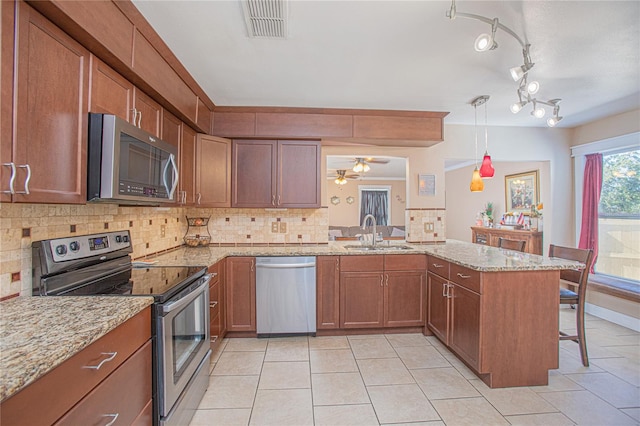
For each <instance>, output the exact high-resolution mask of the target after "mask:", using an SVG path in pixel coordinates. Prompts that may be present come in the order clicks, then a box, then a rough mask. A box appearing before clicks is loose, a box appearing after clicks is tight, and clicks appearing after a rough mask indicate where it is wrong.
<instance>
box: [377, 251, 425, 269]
mask: <svg viewBox="0 0 640 426" xmlns="http://www.w3.org/2000/svg"><path fill="white" fill-rule="evenodd" d="M426 269H427V256H426V255H424V254H387V255H385V256H384V270H385V271H425V270H426Z"/></svg>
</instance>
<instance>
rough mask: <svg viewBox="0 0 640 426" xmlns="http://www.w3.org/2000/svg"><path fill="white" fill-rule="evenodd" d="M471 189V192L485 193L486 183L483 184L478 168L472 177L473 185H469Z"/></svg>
mask: <svg viewBox="0 0 640 426" xmlns="http://www.w3.org/2000/svg"><path fill="white" fill-rule="evenodd" d="M469 189H470V190H471V192H482V191H484V182H482V178H481V177H480V171H479V170H478V168H477V167H476V168H475V169H474V170H473V176H472V177H471V185H469Z"/></svg>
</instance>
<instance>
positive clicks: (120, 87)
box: [89, 55, 133, 121]
mask: <svg viewBox="0 0 640 426" xmlns="http://www.w3.org/2000/svg"><path fill="white" fill-rule="evenodd" d="M132 101H133V84H132V83H131V82H129V80H127V79H126V78H124V77H123V76H121V75H120V74H118V73H117V72H115V71H114V70H113V69H112V68H111V67H109V66H108V65H107V64H105V63H104V62H102V61H101V60H100V59H98V58H97V57H95V56H94V55H91V91H90V92H89V112H97V113H102V114H114V115H116V116H117V117H120V118H122V119H123V120H127V121H129V120H130V119H133V114H132V111H133V105H132V104H131V103H132Z"/></svg>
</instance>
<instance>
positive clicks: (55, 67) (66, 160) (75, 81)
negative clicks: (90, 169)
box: [3, 2, 89, 204]
mask: <svg viewBox="0 0 640 426" xmlns="http://www.w3.org/2000/svg"><path fill="white" fill-rule="evenodd" d="M15 79H16V92H15V93H14V96H15V103H14V105H15V111H14V114H15V115H14V117H15V121H14V130H15V140H14V141H13V152H12V156H13V160H12V161H13V162H14V163H15V164H16V166H17V173H16V188H15V190H16V191H17V192H16V194H15V195H14V196H13V201H14V202H15V201H17V202H33V203H70V204H84V203H86V200H87V198H86V197H87V166H86V155H87V132H88V108H89V105H88V92H89V52H88V51H87V50H86V49H85V48H84V47H82V46H81V45H80V44H79V43H77V42H76V41H75V40H73V39H72V38H71V37H69V36H68V35H67V34H65V33H64V32H63V31H62V30H61V29H59V28H58V27H56V26H55V25H54V24H53V23H51V22H50V21H48V20H47V19H46V18H45V17H43V16H42V15H41V14H40V13H38V12H36V11H35V10H34V9H33V8H31V7H30V6H29V5H27V4H26V3H23V2H19V3H18V13H17V52H16V64H15ZM3 143H4V142H3ZM43 153H47V154H46V155H43ZM26 166H28V168H27V167H26ZM29 169H30V172H31V174H30V180H29V178H28V176H29ZM28 180H29V191H30V194H20V193H19V192H20V191H22V192H24V191H25V186H26V182H27V181H28Z"/></svg>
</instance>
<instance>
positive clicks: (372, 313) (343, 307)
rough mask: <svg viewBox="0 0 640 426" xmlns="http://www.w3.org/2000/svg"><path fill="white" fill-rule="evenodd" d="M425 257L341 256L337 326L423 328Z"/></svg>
mask: <svg viewBox="0 0 640 426" xmlns="http://www.w3.org/2000/svg"><path fill="white" fill-rule="evenodd" d="M425 271H426V256H424V255H372V256H369V255H367V256H343V257H342V259H341V263H340V327H341V328H377V327H423V326H424V323H425V284H426V272H425Z"/></svg>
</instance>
